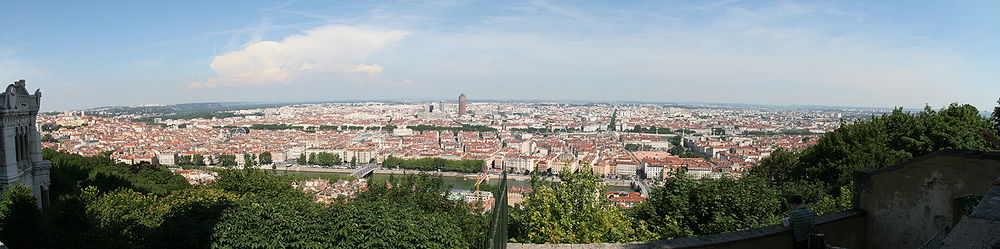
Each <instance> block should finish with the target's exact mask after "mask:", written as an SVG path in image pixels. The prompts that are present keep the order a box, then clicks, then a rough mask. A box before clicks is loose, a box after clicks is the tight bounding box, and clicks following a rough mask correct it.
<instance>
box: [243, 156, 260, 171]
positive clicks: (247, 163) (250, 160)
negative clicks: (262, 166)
mask: <svg viewBox="0 0 1000 249" xmlns="http://www.w3.org/2000/svg"><path fill="white" fill-rule="evenodd" d="M256 160H257V154H253V153H246V154H243V167H245V168H251V167H253V166H254V165H256V164H257V163H256V162H255V161H256Z"/></svg>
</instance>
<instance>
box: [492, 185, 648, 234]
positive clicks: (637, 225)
mask: <svg viewBox="0 0 1000 249" xmlns="http://www.w3.org/2000/svg"><path fill="white" fill-rule="evenodd" d="M559 177H560V178H561V180H562V181H561V182H558V183H553V182H547V181H542V180H541V179H540V178H539V177H538V176H537V175H536V176H533V177H532V180H531V189H532V190H533V191H534V192H532V193H530V194H528V195H527V196H525V199H524V202H522V203H521V204H520V205H518V207H517V208H514V210H513V212H512V213H511V218H510V226H509V228H510V237H511V240H512V241H516V242H522V243H599V242H612V243H620V242H629V241H647V240H653V239H655V238H656V237H657V236H656V234H654V233H652V232H650V231H649V230H648V229H647V227H646V223H645V221H637V220H635V219H633V218H631V217H629V216H626V215H625V214H624V213H623V212H622V211H621V210H620V209H619V208H617V207H614V206H612V205H611V203H610V202H609V201H608V199H607V198H606V197H604V196H603V194H604V192H605V190H606V187H605V186H604V184H603V183H600V182H598V181H597V180H598V179H599V177H598V176H597V175H596V174H595V173H593V172H592V171H591V170H590V169H589V166H585V167H584V168H583V169H581V170H579V172H577V173H573V172H563V173H562V174H560V175H559Z"/></svg>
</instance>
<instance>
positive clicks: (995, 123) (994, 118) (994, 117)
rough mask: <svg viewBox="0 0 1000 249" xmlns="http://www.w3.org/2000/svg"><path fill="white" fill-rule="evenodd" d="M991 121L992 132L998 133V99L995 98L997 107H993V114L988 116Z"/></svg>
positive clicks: (999, 113) (999, 116)
mask: <svg viewBox="0 0 1000 249" xmlns="http://www.w3.org/2000/svg"><path fill="white" fill-rule="evenodd" d="M990 121H992V123H993V133H994V134H997V135H1000V99H997V107H993V115H992V116H990Z"/></svg>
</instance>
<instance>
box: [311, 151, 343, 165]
mask: <svg viewBox="0 0 1000 249" xmlns="http://www.w3.org/2000/svg"><path fill="white" fill-rule="evenodd" d="M310 155H312V158H313V160H311V161H310V162H312V164H316V165H322V166H333V165H339V164H341V163H343V160H341V159H340V154H337V153H328V152H320V153H313V154H310Z"/></svg>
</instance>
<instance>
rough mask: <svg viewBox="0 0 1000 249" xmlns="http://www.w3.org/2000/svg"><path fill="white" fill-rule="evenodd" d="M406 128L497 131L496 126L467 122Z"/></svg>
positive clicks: (418, 129) (417, 129)
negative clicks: (452, 125)
mask: <svg viewBox="0 0 1000 249" xmlns="http://www.w3.org/2000/svg"><path fill="white" fill-rule="evenodd" d="M406 128H409V129H411V130H414V131H478V132H484V131H497V129H496V128H493V127H489V126H485V125H467V124H462V126H459V127H447V126H433V125H415V126H407V127H406Z"/></svg>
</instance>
